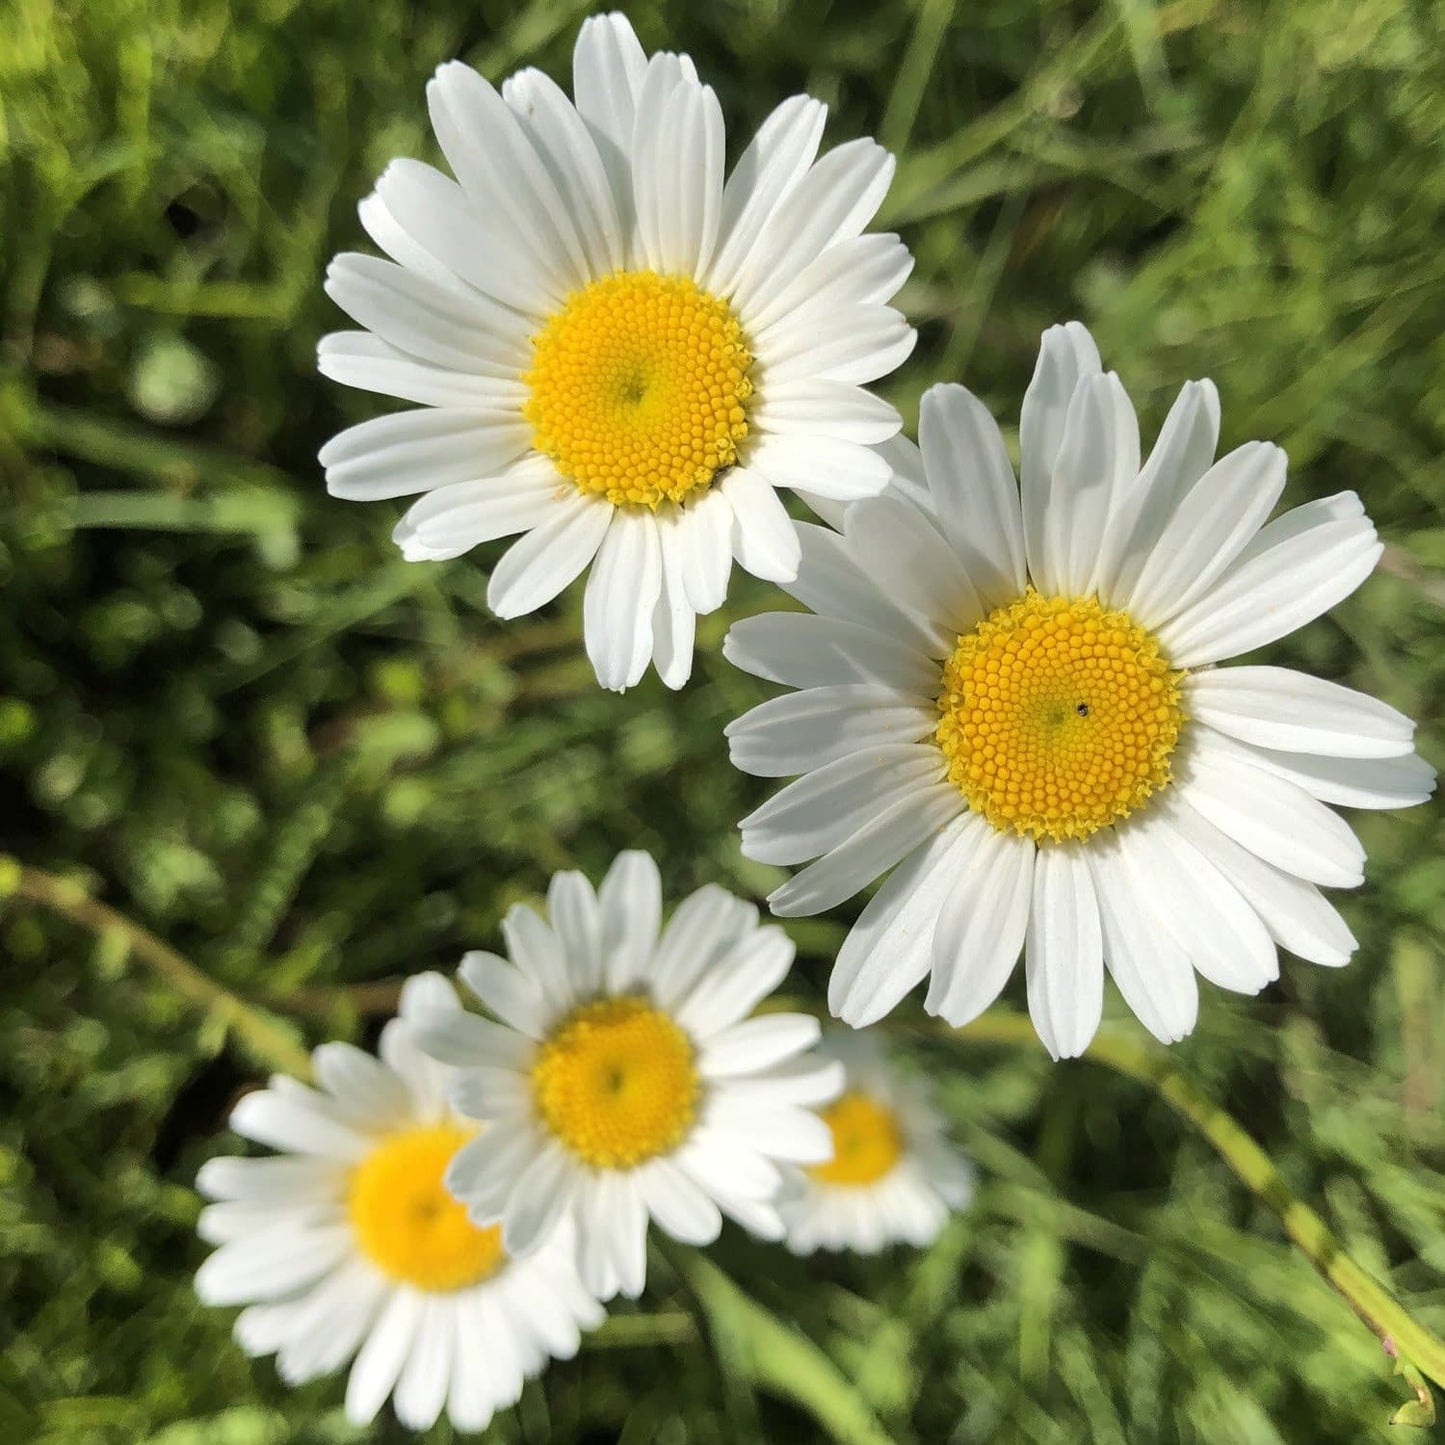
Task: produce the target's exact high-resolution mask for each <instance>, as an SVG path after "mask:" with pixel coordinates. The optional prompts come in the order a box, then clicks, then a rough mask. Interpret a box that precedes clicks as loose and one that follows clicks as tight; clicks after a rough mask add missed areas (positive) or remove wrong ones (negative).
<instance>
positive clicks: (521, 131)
mask: <svg viewBox="0 0 1445 1445" xmlns="http://www.w3.org/2000/svg"><path fill="white" fill-rule="evenodd" d="M573 80H574V88H575V91H576V95H575V99H573V98H569V97H568V96H567V95H566V94H565V93H564V92H563V91H562V90H560V89H559V88H558V87H557V85H556V84H554V83H553V82H552V81H551V80H549V79H548V78H547V77H546V76H545V75H543V74H542V73H541V72H540V71H537V70H524V71H521V72H520V73H519V74H517V75H514V76H512V78H511V79H510V80H508V81H507V82H506V83H505V84H504V85H503V86H502V89H501V92H500V94H499V93H498V92H497V91H496V90H495V89H493V87H492V85H491V84H490V82H488V81H487V80H485V79H483V78H482V76H480V75H478V74H477V73H476V71H474V70H472V69H470V68H469V67H467V66H465V65H462V64H460V63H451V64H448V65H444V66H442V67H441V69H440V70H438V71H437V74H436V77H435V79H433V80H432V82H431V84H430V85H429V87H428V89H427V100H428V103H429V106H430V110H431V119H432V126H433V128H434V130H435V132H436V137H437V141H438V143H439V144H440V146H441V149H442V153H443V154H444V155H445V157H446V160H447V163H448V165H449V166H450V167H451V170H452V172H453V173H454V175H455V177H456V179H455V180H453V179H451V178H450V177H448V176H446V175H443V174H442V173H441V172H439V171H437V170H434V169H432V168H431V167H430V166H426V165H422V164H420V163H418V162H416V161H409V160H399V161H395V162H394V163H393V164H392V165H391V166H390V167H389V168H388V169H387V170H386V172H385V173H384V174H383V175H382V177H381V179H380V181H378V183H377V186H376V190H375V191H374V192H373V193H372V195H370V196H369V197H368V198H367V199H366V200H365V201H363V202H362V204H361V211H360V214H361V222H362V225H363V226H364V227H365V229H366V231H367V232H368V234H369V235H370V237H371V239H372V240H373V241H374V242H375V243H376V244H377V246H379V247H380V248H381V249H382V250H383V251H384V252H386V254H387V256H389V257H390V258H391V259H390V260H381V259H379V258H377V257H372V256H363V255H342V256H338V257H337V258H336V259H335V260H334V261H333V262H332V264H331V268H330V270H329V272H328V273H327V280H326V289H327V293H328V295H330V296H331V298H332V299H333V300H334V301H335V302H336V303H337V305H339V306H340V307H341V308H342V310H344V311H345V312H346V313H347V314H348V315H350V316H351V317H352V318H353V319H354V320H355V321H357V322H358V323H359V324H360V325H361V326H362V327H363V328H365V329H364V330H361V331H345V332H340V333H337V334H336V335H332V336H327V337H325V338H323V340H322V342H321V346H320V368H321V370H322V372H323V373H324V374H325V375H327V376H329V377H331V378H333V379H334V380H336V381H340V382H343V383H345V384H346V385H348V386H356V387H361V388H364V389H366V390H370V391H379V392H383V393H385V394H387V395H390V396H395V397H399V398H401V399H403V400H406V401H411V402H417V403H420V406H419V408H418V409H416V410H413V411H403V412H398V413H396V414H394V415H391V416H386V417H382V418H379V419H377V420H375V421H368V422H364V423H362V424H361V425H360V426H354V427H351V428H350V429H349V430H347V431H344V432H342V433H341V434H340V435H339V436H337V437H335V438H333V439H332V440H331V441H330V442H328V443H327V444H326V446H325V447H324V448H323V449H322V452H321V461H322V464H323V465H324V467H325V469H326V482H327V486H328V487H329V489H330V490H331V492H332V493H333V494H334V495H336V496H340V497H349V498H352V499H354V500H359V501H372V500H376V499H380V498H390V497H401V496H408V495H413V494H416V493H420V494H421V496H420V500H418V501H416V502H415V503H413V504H412V506H411V509H410V510H409V511H408V512H407V513H406V516H405V517H404V518H403V519H402V521H401V523H400V525H399V526H398V527H397V529H396V533H395V537H396V541H397V543H398V545H399V546H400V547H401V549H402V552H403V554H404V555H405V556H406V557H408V558H410V559H412V560H414V561H422V560H434V559H440V558H448V557H457V556H460V555H461V554H462V553H463V552H466V551H468V550H469V549H470V548H472V547H475V546H476V545H477V544H478V543H480V542H487V541H491V540H493V539H495V538H498V537H507V536H512V535H514V534H517V533H521V534H523V535H522V536H521V538H520V540H519V541H517V542H516V543H515V544H514V545H513V546H512V547H511V548H510V550H509V551H508V552H507V553H506V555H505V556H504V557H503V558H502V560H501V561H500V562H499V563H498V564H497V566H496V568H495V569H494V571H493V572H492V576H491V581H490V583H489V586H488V591H487V599H488V602H489V605H490V606H491V608H492V610H493V611H494V612H495V613H496V614H497V615H498V616H499V617H504V618H511V617H518V616H521V615H522V614H523V613H527V612H532V611H534V610H535V609H536V608H538V607H541V606H542V605H543V604H544V603H546V602H548V601H550V600H551V599H552V598H554V597H556V596H557V595H558V594H559V593H560V592H561V591H562V590H563V589H564V588H565V587H567V586H568V584H569V583H571V582H572V581H573V580H574V579H575V578H576V577H578V576H579V575H580V574H581V573H582V572H583V571H584V570H586V569H587V567H588V565H589V564H592V567H591V573H590V575H589V577H588V581H587V589H586V595H585V599H584V604H583V620H584V631H585V635H586V645H587V654H588V656H589V657H590V658H591V660H592V664H593V666H594V667H595V669H596V672H597V677H598V680H599V681H600V682H601V683H602V685H603V686H604V687H609V688H613V689H617V690H621V689H622V688H625V687H629V686H631V685H633V684H634V683H636V682H638V681H640V680H641V678H642V676H643V674H644V673H645V672H646V670H647V666H648V663H649V661H654V662H655V663H656V667H657V671H658V673H659V674H660V675H661V677H662V679H663V681H664V682H665V683H666V684H667V685H668V686H669V687H681V686H682V684H683V683H684V682H686V681H687V678H688V675H689V673H690V672H691V669H692V653H693V633H694V619H695V617H696V616H697V615H698V614H702V613H708V612H712V611H713V610H714V609H715V608H717V607H719V606H720V605H721V604H722V601H723V599H724V597H725V595H726V592H727V584H728V575H729V573H730V571H731V568H732V563H733V561H734V560H736V561H737V562H738V563H739V564H740V565H741V566H742V567H744V568H746V569H747V570H748V571H749V572H751V573H753V574H754V575H755V576H758V577H761V578H764V579H766V580H769V581H780V582H781V581H790V580H791V579H792V578H793V577H794V576H796V574H797V570H798V540H797V536H796V534H795V533H794V531H793V528H792V525H791V523H790V522H789V520H788V516H787V513H786V512H785V511H784V509H783V504H782V502H781V501H780V500H779V497H778V490H779V488H785V487H793V486H802V487H805V488H806V489H807V490H808V491H809V492H810V493H812V494H815V495H818V496H822V497H826V498H833V499H837V500H847V499H852V498H857V497H862V496H874V495H877V494H878V493H880V492H881V491H882V490H883V488H884V487H885V486H886V485H887V481H888V471H887V467H886V466H885V465H884V463H883V461H882V459H881V458H880V457H879V456H878V455H877V454H876V453H874V452H873V451H871V450H870V449H869V447H868V445H866V444H868V443H873V442H878V441H882V440H884V439H886V438H888V437H890V436H892V435H893V434H894V433H895V432H896V431H897V430H898V426H899V418H898V415H897V413H896V412H895V411H894V410H893V408H892V407H891V406H889V405H887V404H886V403H885V402H883V401H880V400H879V399H878V398H876V397H874V396H872V395H871V394H869V393H868V392H867V391H865V390H863V389H862V387H863V384H864V383H866V382H870V381H873V380H875V379H877V378H878V377H881V376H885V375H886V374H887V373H888V372H890V371H892V370H893V369H894V368H895V367H896V366H898V365H899V363H900V362H902V361H903V360H904V358H905V357H906V356H907V355H908V353H909V352H910V351H911V350H912V348H913V341H914V334H913V331H912V329H911V328H910V327H909V326H908V324H907V323H906V322H905V321H904V319H903V317H902V316H901V315H900V314H899V313H898V312H897V311H895V310H893V309H892V308H890V307H889V306H888V305H887V302H888V300H889V298H890V297H892V296H893V294H894V292H896V291H897V290H898V288H899V286H901V285H902V284H903V280H904V278H905V277H906V276H907V274H908V272H909V270H910V269H911V267H912V259H911V258H910V256H909V254H908V251H907V250H906V248H905V247H904V246H903V245H902V243H901V242H900V241H899V240H898V238H897V237H896V236H893V235H876V234H875V235H865V234H864V228H865V227H866V226H867V224H868V223H869V221H870V220H871V219H872V218H873V215H874V214H875V212H876V211H877V209H878V207H879V205H880V204H881V202H882V200H883V197H884V194H885V193H886V191H887V189H888V185H889V181H890V180H891V178H892V175H893V159H892V157H891V156H890V155H889V154H888V153H887V152H886V151H884V150H883V149H882V147H881V146H879V145H877V144H875V143H874V142H873V141H871V140H866V139H865V140H853V141H849V142H847V143H846V144H844V145H840V146H837V147H835V148H834V149H833V150H831V151H829V152H828V153H827V154H826V155H824V156H823V157H822V159H821V160H820V159H818V145H819V140H820V138H821V136H822V132H823V122H824V118H825V115H826V107H825V106H823V105H822V104H821V103H820V102H819V101H816V100H813V99H811V98H810V97H808V96H803V95H799V96H794V97H793V98H792V99H790V100H786V101H784V102H783V104H782V105H780V106H779V107H778V108H777V109H776V110H775V111H774V112H773V113H772V114H771V115H770V116H769V117H768V118H767V119H766V120H765V121H764V122H763V124H762V126H761V128H760V129H759V130H758V132H757V134H756V135H755V136H754V137H753V139H752V140H751V142H750V143H749V145H748V146H747V148H746V150H744V152H743V153H742V156H741V157H740V158H739V159H738V161H737V164H736V165H735V166H734V167H733V169H732V172H731V174H730V175H727V176H726V178H725V177H724V152H725V149H726V144H725V137H724V134H723V118H722V111H721V109H720V108H719V105H718V100H717V96H716V95H714V93H713V92H712V90H711V89H710V88H709V87H708V86H705V85H703V84H701V83H700V82H699V81H698V78H697V74H696V71H695V70H694V68H693V64H692V61H691V60H689V59H688V58H687V56H685V55H672V54H658V55H653V56H651V57H649V56H648V55H646V54H645V53H644V51H643V49H642V46H641V45H640V44H639V43H638V40H637V37H636V35H635V34H633V31H632V27H631V26H630V25H629V24H628V22H627V21H626V19H624V18H623V17H622V16H621V15H604V16H599V17H596V18H594V19H590V20H588V21H586V22H585V23H584V24H583V26H582V30H581V34H580V35H579V36H578V39H577V48H576V53H575V56H574V59H573Z"/></svg>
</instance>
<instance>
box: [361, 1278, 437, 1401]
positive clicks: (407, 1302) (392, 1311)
mask: <svg viewBox="0 0 1445 1445" xmlns="http://www.w3.org/2000/svg"><path fill="white" fill-rule="evenodd" d="M424 1309H425V1300H424V1298H423V1296H422V1295H421V1294H420V1293H418V1292H417V1291H416V1290H412V1289H399V1290H396V1291H395V1292H394V1293H393V1294H392V1296H391V1298H390V1299H389V1300H388V1301H387V1302H386V1304H385V1305H384V1306H383V1308H382V1311H381V1316H380V1318H379V1319H378V1320H377V1322H376V1325H375V1327H374V1328H373V1329H372V1331H371V1334H370V1335H369V1336H368V1337H367V1340H366V1343H365V1344H364V1345H362V1347H361V1352H360V1353H359V1354H358V1355H357V1357H356V1363H355V1364H354V1365H352V1367H351V1378H350V1379H349V1380H348V1381H347V1385H346V1418H347V1419H348V1420H349V1421H351V1423H352V1424H353V1425H369V1424H370V1423H371V1422H372V1421H373V1420H374V1419H375V1418H376V1414H377V1412H378V1411H379V1410H380V1409H381V1407H382V1405H383V1404H384V1403H385V1401H386V1398H387V1396H388V1395H390V1394H391V1392H392V1390H393V1389H394V1388H395V1386H396V1381H397V1378H398V1376H399V1375H400V1374H401V1372H402V1370H403V1369H404V1368H405V1367H406V1362H407V1359H408V1357H409V1356H410V1354H411V1349H412V1344H413V1342H414V1341H415V1339H416V1334H417V1330H418V1329H419V1328H420V1327H421V1319H422V1313H423V1311H424Z"/></svg>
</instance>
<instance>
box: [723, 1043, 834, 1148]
mask: <svg viewBox="0 0 1445 1445" xmlns="http://www.w3.org/2000/svg"><path fill="white" fill-rule="evenodd" d="M758 1022H761V1020H758ZM816 1036H817V1035H816V1032H815V1034H814V1037H815V1038H816ZM709 1122H710V1123H712V1124H715V1125H716V1126H717V1127H719V1128H721V1129H725V1130H728V1131H729V1132H731V1133H734V1134H736V1135H737V1136H738V1137H739V1138H743V1139H747V1140H748V1141H749V1142H750V1143H751V1144H753V1145H754V1146H755V1147H756V1148H758V1149H761V1150H762V1151H763V1152H764V1153H765V1154H767V1155H769V1156H770V1157H771V1158H774V1159H780V1160H782V1161H784V1162H785V1163H789V1164H822V1163H825V1162H826V1161H827V1160H828V1158H829V1156H830V1155H831V1154H832V1152H833V1141H832V1139H830V1138H829V1136H828V1128H827V1125H826V1124H824V1123H823V1121H822V1120H821V1119H819V1118H818V1116H817V1115H816V1114H814V1113H813V1112H812V1111H811V1110H809V1109H795V1108H790V1107H787V1106H780V1105H778V1104H777V1103H775V1102H772V1101H770V1102H769V1104H768V1105H767V1106H765V1107H762V1106H759V1105H757V1104H754V1103H751V1102H747V1101H744V1100H741V1099H738V1098H736V1097H734V1096H732V1095H724V1096H723V1097H722V1098H720V1099H719V1100H718V1102H717V1104H716V1105H715V1106H714V1108H713V1109H712V1110H711V1111H710V1118H709Z"/></svg>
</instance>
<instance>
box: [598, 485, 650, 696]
mask: <svg viewBox="0 0 1445 1445" xmlns="http://www.w3.org/2000/svg"><path fill="white" fill-rule="evenodd" d="M661 590H662V547H661V542H660V541H659V539H658V535H657V524H656V522H655V521H654V520H653V518H652V516H651V515H650V514H648V513H644V514H642V515H640V516H630V515H626V514H623V515H619V516H617V517H615V518H614V519H613V522H612V525H611V527H609V528H608V530H607V535H606V536H605V537H604V538H603V539H602V545H601V546H600V547H599V548H598V549H597V556H596V559H595V561H594V562H593V566H592V572H591V575H590V576H589V577H588V579H587V591H586V595H585V597H584V600H583V607H582V619H583V621H582V630H583V636H584V637H585V639H586V643H587V656H588V657H589V658H590V659H591V661H592V666H593V668H594V670H595V671H596V673H597V681H598V682H599V683H601V685H602V686H603V687H605V688H608V689H610V690H611V691H612V692H623V691H625V690H626V689H627V688H629V687H635V686H636V685H637V684H638V683H639V682H641V681H642V675H643V673H644V672H646V671H647V664H648V663H649V662H650V661H651V660H652V614H653V610H654V608H655V607H656V606H657V599H658V596H659V594H660V592H661Z"/></svg>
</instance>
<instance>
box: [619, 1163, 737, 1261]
mask: <svg viewBox="0 0 1445 1445" xmlns="http://www.w3.org/2000/svg"><path fill="white" fill-rule="evenodd" d="M637 1184H638V1188H639V1189H640V1190H641V1192H642V1198H643V1200H644V1202H645V1203H646V1205H647V1210H648V1213H649V1214H651V1215H652V1217H653V1218H654V1219H655V1220H656V1221H657V1222H658V1224H659V1225H661V1226H662V1228H663V1229H664V1230H665V1231H666V1232H667V1233H668V1234H670V1235H671V1236H672V1237H673V1238H674V1239H676V1240H678V1241H679V1242H680V1243H682V1244H691V1245H698V1246H701V1245H704V1244H711V1243H712V1242H713V1240H715V1239H716V1238H717V1237H718V1235H719V1234H720V1233H721V1232H722V1215H721V1213H720V1212H719V1210H718V1207H717V1205H716V1203H714V1201H713V1200H712V1198H711V1197H710V1196H709V1195H708V1194H707V1193H706V1191H705V1190H703V1189H702V1188H701V1187H700V1186H699V1185H698V1184H697V1182H696V1181H695V1180H694V1179H693V1178H692V1177H691V1175H689V1174H688V1173H687V1171H686V1170H684V1169H680V1168H678V1166H677V1165H676V1164H675V1163H674V1162H673V1161H672V1160H670V1159H655V1160H653V1162H652V1163H651V1164H648V1165H645V1166H644V1167H643V1168H642V1169H640V1170H639V1171H638V1175H637Z"/></svg>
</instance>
